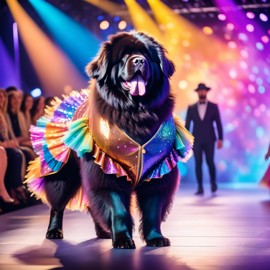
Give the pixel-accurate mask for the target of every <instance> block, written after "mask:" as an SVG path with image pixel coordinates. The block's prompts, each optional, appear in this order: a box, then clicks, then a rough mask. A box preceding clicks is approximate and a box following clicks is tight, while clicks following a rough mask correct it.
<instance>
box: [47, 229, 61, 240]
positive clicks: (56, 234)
mask: <svg viewBox="0 0 270 270" xmlns="http://www.w3.org/2000/svg"><path fill="white" fill-rule="evenodd" d="M46 238H47V239H63V238H64V236H63V231H62V230H59V229H53V230H48V231H47V233H46Z"/></svg>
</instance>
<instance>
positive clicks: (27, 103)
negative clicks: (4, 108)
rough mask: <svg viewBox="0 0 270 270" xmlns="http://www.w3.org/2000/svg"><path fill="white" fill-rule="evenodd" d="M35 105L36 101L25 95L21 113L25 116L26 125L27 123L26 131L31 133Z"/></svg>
mask: <svg viewBox="0 0 270 270" xmlns="http://www.w3.org/2000/svg"><path fill="white" fill-rule="evenodd" d="M33 104H34V99H33V97H32V96H31V95H30V94H27V93H26V94H24V95H23V100H22V104H21V111H22V113H23V115H24V119H25V123H26V129H27V130H28V131H29V129H30V126H31V124H32V117H31V109H32V107H33Z"/></svg>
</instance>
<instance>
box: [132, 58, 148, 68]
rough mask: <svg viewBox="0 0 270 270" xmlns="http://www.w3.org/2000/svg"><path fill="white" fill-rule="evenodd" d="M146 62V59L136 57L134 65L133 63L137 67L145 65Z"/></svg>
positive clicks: (133, 60) (133, 61)
mask: <svg viewBox="0 0 270 270" xmlns="http://www.w3.org/2000/svg"><path fill="white" fill-rule="evenodd" d="M144 62H145V59H144V58H142V57H135V58H134V59H132V63H133V64H134V65H135V66H139V65H143V64H144Z"/></svg>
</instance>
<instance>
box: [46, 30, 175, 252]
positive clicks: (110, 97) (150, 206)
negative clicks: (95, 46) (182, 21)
mask: <svg viewBox="0 0 270 270" xmlns="http://www.w3.org/2000/svg"><path fill="white" fill-rule="evenodd" d="M165 53H166V52H165V49H164V48H163V47H162V46H161V45H160V44H159V43H158V42H157V41H156V40H154V39H153V38H152V37H150V36H148V35H147V34H145V33H142V32H135V31H134V32H130V33H126V32H122V33H117V34H115V35H113V36H111V37H110V39H109V40H108V41H107V42H105V43H104V44H103V46H102V48H101V50H100V52H99V54H98V56H97V58H96V59H95V60H93V61H92V62H90V63H89V64H88V66H87V67H86V71H87V73H88V74H89V76H90V78H91V79H92V88H93V91H95V95H94V102H95V103H96V108H98V111H99V114H100V115H101V116H102V117H103V118H105V119H107V120H108V121H109V122H110V123H111V124H116V125H117V126H118V127H119V128H120V129H122V130H124V131H125V132H126V133H127V134H128V135H129V136H130V137H131V138H133V139H134V140H135V141H136V142H138V143H140V144H144V143H145V142H147V141H148V140H149V139H150V138H151V137H152V136H153V135H154V134H155V133H156V131H157V129H158V128H159V126H160V125H161V124H162V123H163V122H164V121H165V120H166V119H167V118H168V117H169V115H171V114H172V111H173V107H174V98H173V96H172V95H171V93H170V84H169V78H170V77H171V76H172V74H173V73H174V65H173V63H172V62H171V61H170V60H169V59H168V58H167V57H166V54H165ZM134 77H136V79H137V80H138V81H140V82H144V83H146V86H145V89H144V88H143V87H142V88H140V86H139V85H138V84H136V83H135V86H134V85H133V86H131V84H130V83H128V82H129V81H130V80H131V79H132V78H134ZM89 106H91V104H89ZM45 180H46V181H45V183H46V184H45V185H46V194H47V199H48V201H49V203H50V204H51V207H52V208H51V217H50V223H49V227H48V231H47V235H46V237H47V238H49V239H60V238H63V232H62V219H63V213H64V209H65V206H66V204H67V202H68V200H69V199H70V198H71V197H72V196H74V194H75V193H76V191H77V190H78V188H79V187H80V184H81V183H82V184H83V187H84V191H85V192H86V194H87V196H88V198H89V201H90V205H89V212H90V213H91V216H92V218H93V220H94V222H95V228H96V234H97V237H99V238H112V244H113V247H114V248H129V249H132V248H135V243H134V241H133V239H132V231H133V219H132V216H131V211H130V208H131V196H132V194H135V196H136V202H137V206H138V209H139V211H140V214H141V223H140V233H141V236H142V238H143V239H144V240H145V242H146V245H148V246H158V247H161V246H168V245H170V241H169V239H167V238H165V237H164V236H163V235H162V233H161V228H160V226H161V222H162V221H164V220H165V218H166V215H167V214H168V212H169V210H170V206H171V204H172V200H173V196H174V192H175V190H176V189H177V187H178V182H179V175H178V169H177V166H176V167H175V168H174V169H173V170H172V171H171V172H170V173H168V174H165V175H164V176H163V177H162V179H152V180H151V181H148V182H146V181H144V182H142V183H141V184H140V185H137V186H133V185H132V183H131V182H130V181H127V179H126V177H123V176H122V177H116V176H115V175H112V174H105V173H104V172H103V171H102V169H101V168H100V166H99V165H97V164H96V163H94V158H93V157H92V154H91V153H87V154H85V155H84V156H83V158H81V159H80V160H79V159H78V158H77V157H76V154H75V153H72V155H71V157H70V160H69V162H68V163H67V164H66V165H65V166H64V167H63V168H62V169H61V170H60V171H59V172H58V173H56V174H52V175H50V176H46V179H45Z"/></svg>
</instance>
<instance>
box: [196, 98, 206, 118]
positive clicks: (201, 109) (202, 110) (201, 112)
mask: <svg viewBox="0 0 270 270" xmlns="http://www.w3.org/2000/svg"><path fill="white" fill-rule="evenodd" d="M197 106H198V112H199V116H200V118H201V120H203V119H204V116H205V113H206V109H207V100H206V101H205V103H204V104H200V102H198V103H197Z"/></svg>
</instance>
